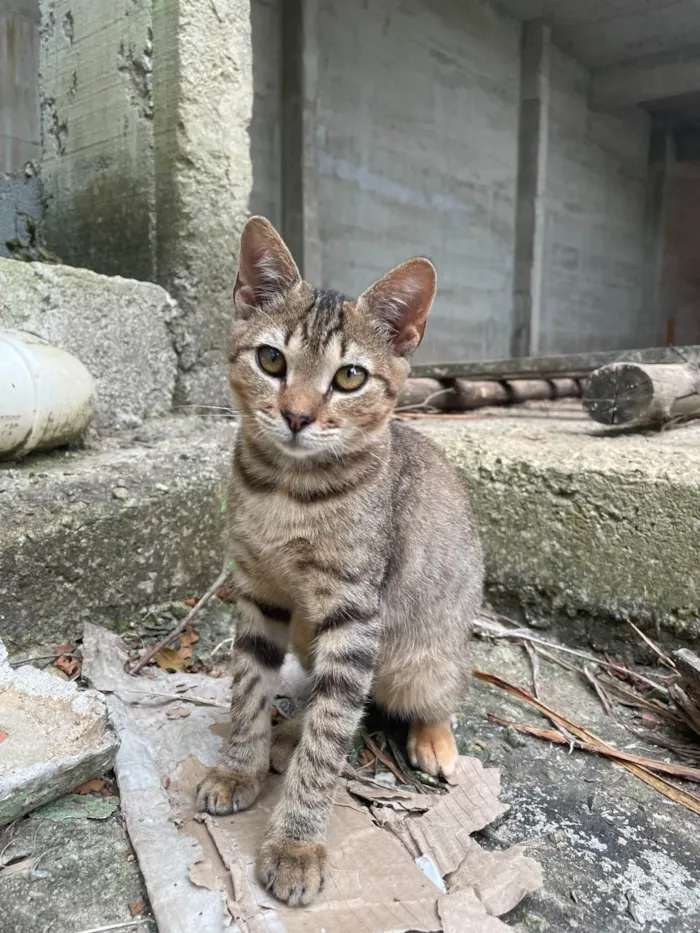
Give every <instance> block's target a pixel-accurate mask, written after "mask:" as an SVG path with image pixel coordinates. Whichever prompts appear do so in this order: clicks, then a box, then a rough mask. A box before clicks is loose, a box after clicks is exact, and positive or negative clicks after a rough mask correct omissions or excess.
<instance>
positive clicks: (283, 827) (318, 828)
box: [258, 601, 378, 906]
mask: <svg viewBox="0 0 700 933" xmlns="http://www.w3.org/2000/svg"><path fill="white" fill-rule="evenodd" d="M377 602H378V601H377ZM377 608H378V606H377V605H376V604H375V605H373V606H372V608H371V609H365V610H363V609H361V608H360V607H359V606H357V605H350V604H347V605H340V606H337V607H336V608H335V609H334V610H332V611H331V612H330V613H329V614H328V615H327V616H326V618H325V619H324V621H323V622H322V623H321V624H320V626H319V627H318V629H317V634H316V638H315V642H314V650H313V681H314V689H313V693H312V696H311V699H310V700H309V704H308V707H307V709H306V713H305V716H304V726H303V731H302V735H301V739H300V741H299V744H298V746H297V748H296V751H295V752H294V755H293V757H292V760H291V762H290V764H289V768H288V770H287V776H286V780H285V787H284V792H283V795H282V798H281V800H280V802H279V803H278V805H277V807H276V808H275V811H274V813H273V815H272V818H271V820H270V824H269V826H268V831H267V835H266V837H265V842H264V844H263V847H262V850H261V853H260V860H259V863H258V873H259V876H260V879H261V881H262V883H263V884H264V885H265V887H266V888H267V889H268V890H270V891H272V893H273V894H274V895H275V896H276V897H277V898H279V900H282V901H286V902H287V903H289V904H291V905H292V906H294V905H297V904H308V903H310V902H311V901H312V900H313V898H314V897H315V896H316V894H317V893H318V891H319V890H320V888H321V886H322V884H323V873H324V865H325V860H326V848H325V845H324V838H325V832H326V822H327V819H328V814H329V811H330V808H331V806H332V803H333V797H334V789H335V785H336V780H337V777H338V773H339V772H340V770H341V768H342V765H343V761H344V759H345V756H346V754H347V750H348V746H349V744H350V741H351V739H352V736H353V734H354V732H355V730H356V729H357V727H358V725H359V723H360V719H361V717H362V712H363V708H364V705H365V702H366V700H367V697H368V695H369V692H370V687H371V683H372V668H373V663H374V657H375V652H376V646H377V638H378V616H377Z"/></svg>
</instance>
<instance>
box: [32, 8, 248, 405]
mask: <svg viewBox="0 0 700 933" xmlns="http://www.w3.org/2000/svg"><path fill="white" fill-rule="evenodd" d="M41 3H42V40H41V83H42V89H41V90H42V117H43V159H42V175H43V179H44V184H45V193H46V199H47V210H46V225H45V232H46V239H47V245H48V247H49V248H50V249H52V250H53V251H54V252H56V253H57V254H58V255H59V256H61V257H62V258H63V259H65V260H66V262H68V263H70V264H72V265H78V266H86V267H87V268H90V269H94V270H95V271H97V272H103V273H106V274H110V275H114V274H118V275H122V276H129V277H133V278H137V279H144V280H150V281H154V282H158V283H159V284H161V285H163V286H165V288H167V289H168V291H170V293H171V294H172V295H173V296H174V297H175V298H176V299H177V300H178V301H179V303H180V305H181V307H182V310H183V315H182V316H181V318H180V319H179V320H178V324H177V326H176V325H173V328H174V332H173V339H174V342H175V345H176V348H177V350H178V353H179V362H180V379H179V382H178V391H177V397H178V403H179V404H183V405H188V404H194V403H199V404H205V405H222V404H227V403H228V400H229V395H228V389H227V386H226V370H225V359H226V346H227V341H228V329H229V321H230V318H231V311H232V298H231V296H232V291H233V283H234V280H235V272H236V255H237V250H238V239H239V235H240V230H241V227H242V225H243V223H244V222H245V218H246V216H247V211H248V202H249V197H250V192H251V186H252V169H251V160H250V141H249V137H248V126H249V124H250V120H251V113H252V100H253V87H252V85H253V81H252V52H251V35H250V33H251V25H250V2H249V0H144V2H141V3H134V2H133V0H41ZM128 339H129V335H125V340H128Z"/></svg>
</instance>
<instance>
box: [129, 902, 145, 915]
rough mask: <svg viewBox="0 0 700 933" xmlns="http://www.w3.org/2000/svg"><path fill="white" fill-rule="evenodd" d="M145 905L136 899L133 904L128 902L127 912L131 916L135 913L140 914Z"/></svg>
mask: <svg viewBox="0 0 700 933" xmlns="http://www.w3.org/2000/svg"><path fill="white" fill-rule="evenodd" d="M145 906H146V905H145V904H144V902H143V901H136V903H135V904H129V912H130V913H131V916H132V917H135V916H136V914H140V913H141V911H142V910H143V908H144V907H145Z"/></svg>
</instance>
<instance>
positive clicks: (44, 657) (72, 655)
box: [10, 651, 82, 667]
mask: <svg viewBox="0 0 700 933" xmlns="http://www.w3.org/2000/svg"><path fill="white" fill-rule="evenodd" d="M81 657H82V655H80V654H75V652H73V651H62V652H61V653H60V654H56V652H55V651H54V653H53V654H40V655H39V656H38V657H35V658H22V659H21V660H19V661H10V667H21V666H22V665H23V664H33V663H34V661H55V660H56V658H81Z"/></svg>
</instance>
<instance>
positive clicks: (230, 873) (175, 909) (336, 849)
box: [83, 625, 541, 933]
mask: <svg viewBox="0 0 700 933" xmlns="http://www.w3.org/2000/svg"><path fill="white" fill-rule="evenodd" d="M83 651H84V663H83V671H84V673H85V676H86V677H87V678H88V679H89V680H90V682H91V684H92V685H93V686H94V687H97V688H98V689H101V690H104V691H107V692H108V694H109V695H108V703H109V706H110V709H111V710H112V712H113V714H114V716H115V717H116V718H117V720H118V722H119V730H120V734H121V739H122V744H121V749H120V752H119V755H118V757H117V762H116V766H115V770H116V773H117V780H118V783H119V789H120V794H121V800H122V807H123V810H124V814H125V817H126V822H127V826H128V829H129V833H130V835H131V840H132V843H133V845H134V848H135V850H136V853H137V855H138V859H139V864H140V867H141V870H142V872H143V875H144V878H145V881H146V886H147V888H148V893H149V897H150V900H151V904H152V907H153V911H154V914H155V917H156V920H157V922H158V928H159V933H191V931H192V930H194V929H197V930H202V931H205V930H206V931H207V933H218V931H222V933H223V931H226V930H236V931H239V933H322V931H325V933H355V931H357V930H363V931H366V933H402V931H403V933H409V931H415V933H440V931H442V933H497V931H507V930H508V927H507V926H506V925H505V924H504V923H503V922H502V921H501V920H499V919H497V917H498V916H499V915H501V914H503V913H505V912H506V911H508V910H510V909H512V907H513V906H514V905H515V903H517V902H518V901H519V900H520V899H521V898H522V897H523V896H524V895H525V893H527V892H528V891H533V890H535V889H536V888H537V887H539V885H540V884H541V876H540V869H539V865H538V864H537V863H536V862H534V860H532V859H528V858H527V857H526V856H525V855H524V854H523V853H522V852H521V851H520V850H519V849H509V850H506V851H505V852H498V853H491V852H486V851H484V850H483V849H481V848H480V846H479V845H478V844H477V843H476V842H475V840H474V839H473V838H472V837H471V833H473V832H475V831H476V830H478V829H481V828H483V827H484V826H486V825H488V823H490V822H492V821H493V820H494V819H496V818H497V817H498V816H499V815H500V814H501V813H503V812H504V811H505V809H506V808H505V807H504V805H503V804H502V803H501V802H500V801H499V799H498V792H499V777H498V772H497V771H496V770H494V769H484V768H483V767H482V765H481V763H480V762H479V761H477V760H476V759H472V758H465V757H462V758H460V761H459V766H458V769H457V773H456V775H455V784H454V786H453V787H452V789H451V790H450V792H449V793H448V794H446V795H440V794H425V795H417V794H412V793H410V792H407V791H405V790H402V789H401V788H391V787H383V786H382V785H381V784H379V783H378V782H372V781H366V780H359V779H352V780H350V781H341V782H339V787H338V790H337V793H336V798H335V805H334V808H333V811H332V814H331V819H330V822H329V833H328V844H329V863H328V872H327V877H326V883H325V886H324V890H323V891H322V893H321V894H320V895H319V897H318V898H317V899H316V901H314V903H313V904H312V905H311V906H310V907H308V908H305V909H299V908H289V907H286V906H284V905H282V904H280V903H279V902H277V901H275V900H274V898H272V897H271V895H269V894H268V893H267V892H266V891H264V890H263V889H262V888H261V887H260V885H259V884H258V883H257V880H256V877H255V859H256V856H257V852H258V850H259V847H260V843H261V841H262V838H263V834H264V832H265V828H266V825H267V821H268V819H269V816H270V813H271V811H272V809H273V807H274V804H275V801H276V800H277V798H278V796H279V793H280V791H281V786H282V781H281V779H280V778H278V777H277V776H274V775H270V776H269V779H268V781H267V782H266V784H265V788H264V790H263V792H262V794H261V796H260V798H259V799H258V801H257V802H256V803H255V805H254V806H253V807H252V808H251V809H250V810H247V811H245V812H243V813H238V814H235V815H234V816H229V817H211V816H208V815H202V814H197V813H195V812H194V789H195V787H196V785H197V783H198V781H199V780H201V777H202V775H203V774H204V772H205V770H206V768H207V767H209V766H210V765H212V764H215V763H217V762H218V761H219V758H220V752H221V740H222V737H223V736H225V734H226V729H227V719H228V716H227V713H226V710H225V708H224V707H225V706H227V704H228V699H229V685H228V682H227V681H226V680H225V679H223V678H221V679H217V678H211V677H208V676H207V675H204V674H177V675H169V674H166V673H165V672H163V671H160V670H154V671H153V672H152V676H151V677H139V678H132V677H130V676H129V675H128V674H126V673H125V672H124V665H125V662H126V660H127V656H126V652H125V650H124V647H123V645H122V643H121V640H120V639H119V637H118V636H115V635H113V634H112V633H110V632H107V631H105V630H102V629H99V628H97V627H96V626H92V625H88V626H86V630H85V639H84V646H83ZM149 673H150V671H149ZM283 679H284V688H283V690H282V693H283V694H284V695H285V696H287V697H289V698H290V699H291V700H292V701H293V700H294V698H295V697H296V696H297V695H298V694H299V692H300V691H301V690H302V689H303V686H302V681H303V675H301V673H300V669H299V667H298V665H296V663H295V662H293V661H288V663H286V664H285V667H284V669H283ZM188 697H190V698H197V701H198V702H188ZM207 703H211V704H212V705H211V706H208V705H205V704H207ZM182 706H187V707H188V708H190V709H191V713H190V715H189V716H186V717H178V718H172V714H171V716H168V711H169V710H172V709H177V708H181V707H182ZM445 892H446V893H445Z"/></svg>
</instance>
